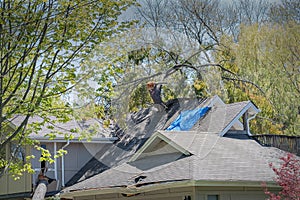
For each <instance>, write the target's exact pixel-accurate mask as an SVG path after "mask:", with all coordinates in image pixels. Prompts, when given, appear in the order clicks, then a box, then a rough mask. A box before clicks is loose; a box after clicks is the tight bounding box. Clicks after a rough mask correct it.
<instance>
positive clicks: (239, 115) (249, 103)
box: [219, 101, 260, 137]
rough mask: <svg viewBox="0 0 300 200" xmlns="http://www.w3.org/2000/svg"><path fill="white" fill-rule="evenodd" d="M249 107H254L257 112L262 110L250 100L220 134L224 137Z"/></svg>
mask: <svg viewBox="0 0 300 200" xmlns="http://www.w3.org/2000/svg"><path fill="white" fill-rule="evenodd" d="M249 108H253V109H254V111H255V112H256V113H259V112H260V110H259V109H257V107H256V106H255V105H254V104H253V103H252V102H251V101H249V102H248V104H247V105H246V106H245V107H244V108H243V109H242V110H241V111H240V113H239V114H238V115H237V116H235V118H234V119H233V120H232V121H231V122H230V123H229V124H228V125H227V126H226V127H225V128H224V129H223V131H222V132H221V133H219V135H220V136H221V137H223V136H224V135H225V134H226V133H227V131H228V130H229V129H230V128H231V127H232V126H233V125H234V124H235V123H236V121H237V120H239V118H240V117H242V115H243V114H244V113H245V112H246V111H247V110H249Z"/></svg>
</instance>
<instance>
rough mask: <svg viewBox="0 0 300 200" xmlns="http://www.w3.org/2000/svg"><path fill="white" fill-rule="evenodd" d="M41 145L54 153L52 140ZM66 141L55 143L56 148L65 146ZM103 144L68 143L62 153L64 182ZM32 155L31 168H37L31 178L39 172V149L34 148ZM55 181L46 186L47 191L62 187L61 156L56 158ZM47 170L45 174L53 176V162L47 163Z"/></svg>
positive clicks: (34, 178)
mask: <svg viewBox="0 0 300 200" xmlns="http://www.w3.org/2000/svg"><path fill="white" fill-rule="evenodd" d="M41 145H46V149H48V150H49V151H50V153H51V154H52V155H54V143H53V142H42V143H41ZM65 145H66V143H56V148H57V150H59V149H61V148H62V147H63V146H65ZM104 145H105V144H95V143H70V144H69V145H68V146H66V147H65V148H64V149H65V150H67V152H68V153H67V154H66V155H64V158H63V159H64V168H65V170H64V174H65V175H64V177H65V178H64V183H65V184H66V183H67V182H68V181H69V180H70V179H71V178H72V177H73V176H74V175H75V174H76V173H77V172H78V170H80V169H81V168H82V167H83V166H84V165H85V164H86V163H87V162H88V161H89V160H90V159H91V158H92V157H93V156H94V155H95V154H96V153H97V152H98V151H99V150H100V149H101V148H103V147H104ZM32 151H33V155H35V157H36V159H35V160H33V161H32V165H33V168H35V169H37V171H36V173H35V174H34V175H33V180H36V177H37V175H38V173H39V170H40V167H41V163H40V162H39V158H40V156H41V153H40V151H37V150H35V149H33V150H32ZM56 165H57V179H58V181H57V182H53V183H51V184H50V185H49V186H48V191H54V190H57V189H60V188H61V187H62V157H60V158H57V161H56ZM47 167H48V172H47V173H46V175H47V176H48V177H50V178H55V173H54V163H52V164H50V163H47Z"/></svg>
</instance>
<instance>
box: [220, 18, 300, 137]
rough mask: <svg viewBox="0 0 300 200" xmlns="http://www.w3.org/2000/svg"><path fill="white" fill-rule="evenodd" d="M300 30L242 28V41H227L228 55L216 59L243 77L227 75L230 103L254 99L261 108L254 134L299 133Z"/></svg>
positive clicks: (296, 27) (294, 26) (295, 27)
mask: <svg viewBox="0 0 300 200" xmlns="http://www.w3.org/2000/svg"><path fill="white" fill-rule="evenodd" d="M299 28H300V27H299V25H298V24H296V23H290V24H287V25H284V26H279V25H270V24H269V25H264V26H258V25H257V24H256V25H250V26H243V27H242V28H241V33H240V35H239V42H238V43H234V42H232V40H227V41H225V40H224V41H223V42H224V45H225V46H226V48H227V53H226V51H221V52H222V55H221V53H219V54H218V56H219V57H216V58H217V59H219V60H221V59H223V60H224V62H225V64H224V66H225V67H226V68H227V69H230V70H231V71H234V72H235V73H236V74H238V75H239V76H240V77H242V79H240V78H237V77H236V76H229V77H228V76H224V78H223V79H225V80H228V81H226V82H225V84H226V85H225V88H226V91H227V94H226V95H227V100H228V102H234V101H236V100H246V99H251V100H253V101H254V102H255V103H256V104H257V105H258V107H259V108H261V110H262V112H261V113H260V114H259V115H258V119H257V120H254V121H253V124H252V126H253V128H254V130H255V131H254V132H255V133H275V134H283V133H284V134H291V135H296V134H299V128H300V123H299V122H300V121H299V119H300V116H299V108H298V105H299V97H300V96H299V95H300V93H299V86H300V85H299V81H300V79H299V78H300V73H299V70H298V66H299V59H298V57H299V53H300V52H299V47H298V45H297V42H296V41H298V40H299V39H300V38H299V34H298V32H299ZM248 80H251V84H250V82H249V81H248ZM229 81H230V82H229ZM256 86H257V87H256Z"/></svg>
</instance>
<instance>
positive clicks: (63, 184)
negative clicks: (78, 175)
mask: <svg viewBox="0 0 300 200" xmlns="http://www.w3.org/2000/svg"><path fill="white" fill-rule="evenodd" d="M69 144H70V140H68V141H67V144H65V145H64V146H63V147H62V148H61V149H62V150H64V148H66V147H67V146H68V145H69ZM64 157H65V156H64V154H63V155H62V157H61V186H62V187H65V158H64Z"/></svg>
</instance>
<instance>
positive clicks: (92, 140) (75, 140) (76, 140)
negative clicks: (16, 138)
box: [31, 137, 118, 144]
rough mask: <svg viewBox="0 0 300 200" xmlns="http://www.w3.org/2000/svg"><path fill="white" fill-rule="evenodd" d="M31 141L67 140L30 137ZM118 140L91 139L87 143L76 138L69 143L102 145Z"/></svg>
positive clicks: (63, 140) (109, 138)
mask: <svg viewBox="0 0 300 200" xmlns="http://www.w3.org/2000/svg"><path fill="white" fill-rule="evenodd" d="M31 139H33V140H37V141H39V142H50V143H51V142H66V141H67V140H66V139H65V138H55V139H53V140H50V139H49V138H48V137H31ZM116 140H118V138H117V137H107V138H93V139H91V140H90V141H87V140H86V139H84V140H79V139H78V138H75V139H72V140H70V143H90V144H93V143H97V144H98V143H104V144H107V143H108V144H110V143H113V142H115V141H116Z"/></svg>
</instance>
